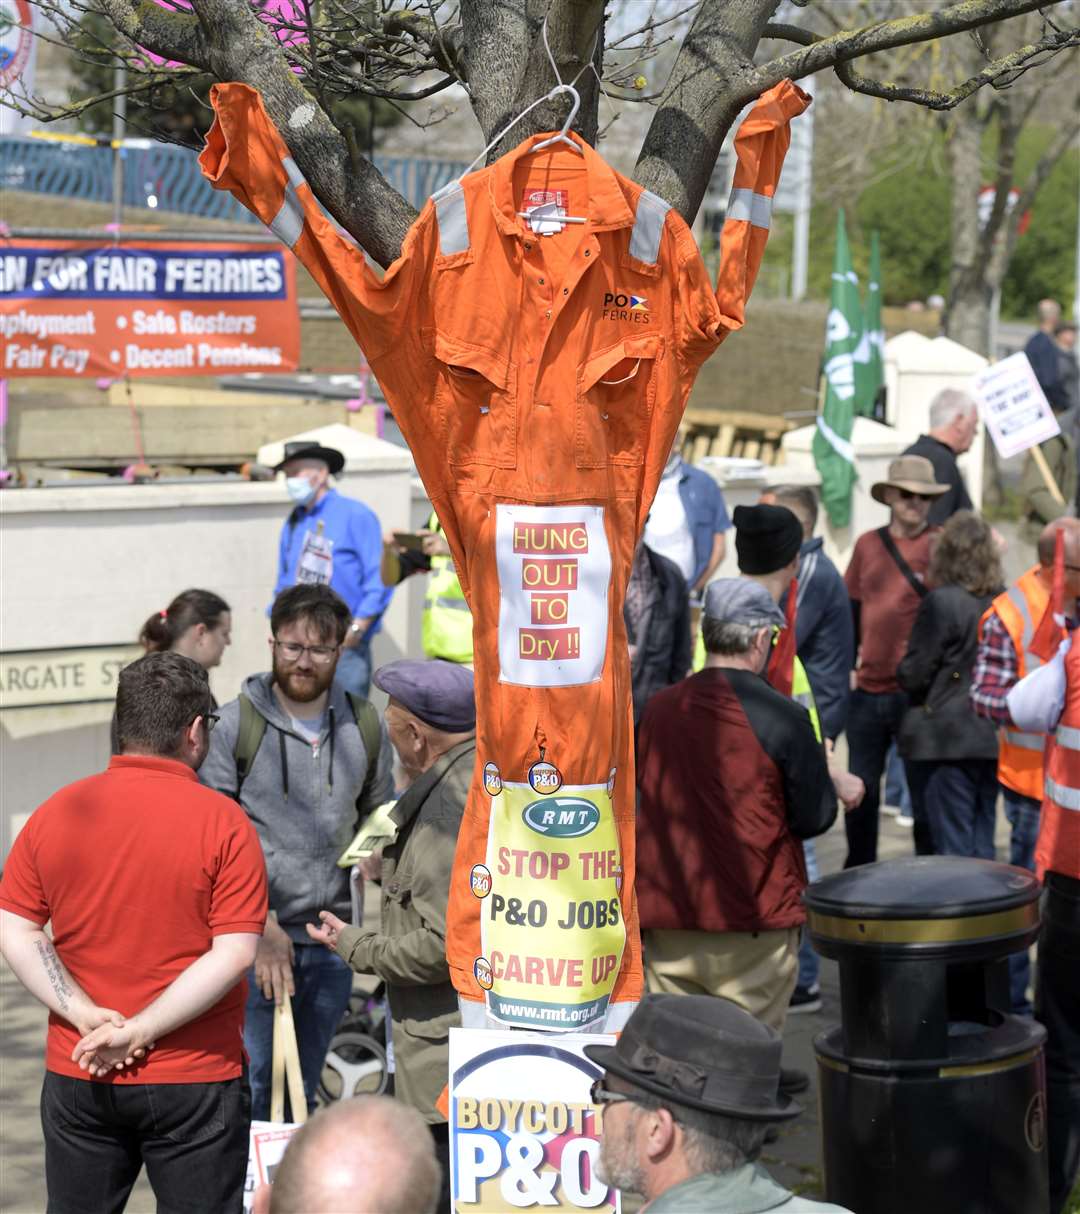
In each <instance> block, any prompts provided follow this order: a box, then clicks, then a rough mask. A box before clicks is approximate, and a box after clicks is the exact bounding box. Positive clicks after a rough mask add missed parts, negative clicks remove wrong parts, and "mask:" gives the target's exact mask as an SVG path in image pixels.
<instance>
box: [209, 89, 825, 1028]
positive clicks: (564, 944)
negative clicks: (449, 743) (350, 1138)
mask: <svg viewBox="0 0 1080 1214" xmlns="http://www.w3.org/2000/svg"><path fill="white" fill-rule="evenodd" d="M211 96H212V101H213V105H214V108H215V110H216V111H217V119H216V121H215V123H214V126H213V128H212V130H211V131H210V134H209V136H208V139H207V145H206V148H205V150H204V151H203V153H202V156H201V164H202V168H203V172H204V173H205V174H206V176H207V177H209V178H210V180H211V181H212V182H213V183H214V184H215V185H216V186H218V187H219V188H222V189H228V190H229V191H231V193H232V194H233V195H234V196H235V197H236V198H237V199H239V200H240V201H241V202H242V203H243V204H244V205H245V206H247V207H248V208H249V210H251V211H253V212H254V213H255V214H256V215H257V216H258V217H259V218H260V219H261V220H263V222H264V223H267V224H269V225H270V226H271V228H272V229H273V230H274V231H275V232H276V233H277V235H278V236H279V237H280V238H281V239H282V240H283V241H284V242H285V243H286V244H287V245H288V246H289V247H290V248H292V249H293V251H294V252H295V253H296V255H297V256H298V257H299V258H300V260H301V261H302V262H303V263H304V265H305V266H306V267H307V268H308V270H309V271H310V272H311V274H312V275H313V276H314V278H315V279H316V281H317V282H318V283H319V285H320V286H321V287H322V289H323V290H324V291H325V292H326V295H327V296H328V298H329V299H330V300H331V302H332V303H333V304H334V306H335V308H336V309H337V311H338V312H339V313H340V315H341V317H342V318H343V320H344V321H345V323H346V324H347V325H348V326H349V329H350V331H351V332H352V333H353V335H354V336H355V338H356V340H357V342H358V343H359V344H360V346H361V348H362V349H363V351H364V354H365V356H366V358H367V360H368V362H369V364H370V365H371V368H372V371H373V372H374V374H375V375H376V376H377V378H378V380H379V383H380V384H381V386H382V388H383V390H384V392H385V393H386V398H387V400H388V401H389V403H390V406H391V409H392V410H393V413H394V417H395V419H396V421H397V422H398V424H399V426H400V427H401V430H402V432H403V434H404V435H405V438H406V439H407V441H408V443H409V446H410V448H411V449H412V452H413V455H414V457H415V459H416V465H417V468H418V470H419V473H420V476H421V477H422V479H423V481H424V485H425V486H426V488H427V491H428V494H429V496H430V498H431V502H432V505H433V506H434V507H435V510H436V511H437V512H438V515H439V518H440V520H441V522H442V525H443V528H444V530H445V532H446V537H447V540H448V542H449V544H450V547H451V550H452V552H453V556H454V561H455V564H456V566H457V570H458V575H459V578H460V581H461V586H462V589H463V591H464V593H465V596H466V599H467V600H468V603H469V607H470V609H471V611H472V615H473V621H474V641H475V655H476V656H475V674H476V700H477V756H478V758H477V771H476V773H475V776H474V782H473V787H472V790H471V792H470V795H469V799H468V803H467V806H466V809H465V815H464V819H463V822H462V827H461V832H460V835H459V839H458V847H457V855H456V860H455V871H454V876H453V880H452V883H451V893H450V905H449V910H448V929H447V959H448V962H449V966H450V974H451V977H452V979H453V982H454V985H455V987H456V989H457V990H458V992H459V994H460V995H461V996H462V1000H461V1003H462V1013H463V1021H464V1023H465V1024H466V1025H482V1024H484V1023H488V1024H490V1023H492V1022H494V1023H497V1024H504V1025H512V1026H518V1027H524V1028H534V1029H535V1028H541V1029H556V1030H566V1029H584V1028H591V1029H600V1028H607V1029H617V1028H618V1027H621V1023H622V1022H623V1021H624V1020H625V1017H626V1015H628V1014H629V1011H630V1010H632V1007H633V1003H634V1001H636V1000H637V998H638V997H639V995H640V992H641V955H640V943H639V939H638V930H637V913H636V907H635V902H634V892H633V872H634V768H633V750H632V745H633V735H632V726H631V702H630V669H629V662H628V657H627V647H626V633H625V628H624V625H623V598H624V593H625V589H626V584H627V581H628V579H629V575H630V566H631V562H632V559H633V553H634V547H635V544H636V541H637V538H638V536H639V535H640V533H641V531H642V528H643V527H644V524H645V519H646V516H647V515H648V512H649V507H650V505H651V503H652V499H653V496H654V494H655V492H656V487H657V484H658V482H659V479H660V475H661V472H662V470H663V467H664V464H665V462H666V460H667V457H668V453H669V451H670V449H671V444H672V440H673V438H674V436H675V432H676V428H677V426H678V424H679V419H680V418H681V416H682V413H683V409H684V407H685V405H686V399H687V396H688V395H689V392H690V388H691V386H692V384H693V382H694V377H695V375H696V373H697V371H698V369H699V368H700V367H701V365H702V363H703V362H704V361H705V359H706V358H708V356H709V355H710V354H711V353H712V352H713V350H715V348H716V347H717V345H718V344H719V343H720V341H721V340H723V338H724V337H725V336H726V335H727V333H728V332H730V331H731V330H734V329H737V328H739V327H741V325H742V323H743V315H744V312H743V310H744V305H745V303H746V299H747V297H748V296H749V294H750V290H751V288H752V286H753V282H754V278H755V275H756V273H757V269H758V266H759V264H760V261H761V256H762V253H763V251H764V247H765V242H766V239H767V237H768V224H769V215H770V210H771V204H772V194H773V191H774V189H775V186H776V183H777V181H778V179H779V176H780V168H781V165H782V163H783V158H784V154H785V152H786V150H787V146H788V142H789V122H790V120H791V119H792V118H793V117H795V116H796V115H797V114H799V113H801V112H802V111H803V110H804V109H805V108H806V106H807V105H808V104H809V98H808V97H807V95H806V94H805V93H803V92H802V91H801V90H799V89H798V88H797V87H796V86H795V85H793V84H792V83H791V82H790V81H784V82H783V83H781V84H780V85H778V86H777V87H776V88H774V89H772V90H771V91H770V92H768V93H766V94H765V95H764V96H763V97H762V98H761V99H760V100H759V101H758V103H757V105H756V106H755V107H754V109H753V110H752V111H751V113H750V114H749V116H748V117H747V119H746V120H745V121H744V123H743V124H742V127H741V128H740V131H739V134H738V137H737V139H736V143H735V147H736V152H737V157H738V167H737V170H736V176H735V188H734V191H733V194H732V200H731V205H730V207H729V211H728V217H727V222H726V224H725V226H724V232H723V239H722V261H721V271H720V278H719V284H718V287H717V289H716V290H715V291H714V290H713V288H712V286H711V284H710V282H709V280H708V276H707V273H706V270H705V266H704V264H703V263H702V260H701V255H700V253H699V252H698V249H697V246H696V244H695V242H694V239H693V236H692V235H691V233H690V230H689V228H688V227H687V225H686V223H685V222H684V221H683V219H682V218H681V217H680V216H679V215H678V213H677V212H676V211H674V210H673V209H671V208H670V207H669V206H668V204H667V203H665V202H664V201H663V200H662V199H660V198H658V197H657V196H656V195H654V194H651V193H649V192H648V191H646V190H644V189H643V188H642V187H641V186H639V185H637V184H635V183H634V182H632V181H629V180H628V179H626V178H624V177H622V176H620V175H619V174H617V173H615V172H614V171H612V170H611V169H610V168H609V167H608V166H607V165H606V164H605V163H604V161H603V159H602V158H601V157H600V156H599V155H598V154H597V153H596V152H595V151H594V150H593V149H592V148H591V147H589V146H588V145H587V144H585V143H583V142H581V141H578V140H575V142H576V143H577V146H578V148H579V149H580V155H579V154H578V152H575V151H573V150H572V149H570V148H568V147H566V146H565V145H564V144H556V145H555V146H553V147H552V148H550V149H544V150H542V151H540V152H538V153H535V154H530V148H531V147H532V146H533V144H535V143H537V142H539V141H540V140H541V139H543V138H544V136H540V135H537V136H534V137H532V138H530V139H527V140H525V141H524V142H523V143H522V144H521V145H520V146H519V147H517V148H516V149H515V150H514V151H513V152H510V153H509V154H507V155H506V156H503V157H502V158H501V159H500V160H498V161H497V162H496V163H495V164H493V165H491V166H490V167H488V168H484V169H481V170H479V171H478V172H475V173H470V174H469V175H467V176H466V177H465V178H463V179H462V180H461V181H460V182H454V183H451V185H449V186H447V187H445V188H444V189H442V190H440V191H439V192H438V193H437V194H436V195H435V196H434V197H433V198H432V199H431V200H430V201H429V202H428V203H427V205H426V206H425V207H424V209H423V211H422V212H421V214H420V216H419V218H418V219H417V220H416V222H415V223H414V224H413V226H412V227H411V228H410V230H409V232H408V234H407V235H406V237H405V241H404V244H403V246H402V250H401V256H400V257H399V258H398V259H397V261H395V262H394V264H393V265H392V266H391V267H390V268H389V269H388V270H387V272H386V274H385V276H384V277H383V278H382V279H381V280H380V279H379V277H378V276H377V275H376V274H375V273H374V272H373V271H372V270H371V269H370V267H368V266H367V265H366V264H365V261H364V257H363V255H362V254H361V252H360V251H359V250H358V249H357V248H356V247H355V245H353V244H352V243H351V242H350V241H349V240H347V239H346V238H345V237H344V236H342V235H341V234H340V233H339V232H338V231H337V230H336V229H335V227H334V225H333V224H332V223H331V222H330V221H329V220H328V219H327V218H326V217H325V215H324V214H323V212H322V211H321V209H320V208H319V206H318V204H317V203H316V202H315V199H314V196H313V195H312V193H311V190H310V188H309V187H308V185H307V184H306V182H305V181H304V179H303V177H302V176H301V174H300V173H299V170H298V169H297V166H296V165H295V163H294V162H293V161H292V159H291V157H290V156H289V153H288V150H287V148H286V146H285V144H284V142H283V140H282V139H281V136H280V135H279V134H278V132H277V131H276V129H275V128H274V126H273V125H272V124H271V122H270V121H269V119H268V117H267V115H266V112H265V110H264V108H263V104H262V100H261V98H260V96H259V94H258V93H257V92H256V91H255V90H253V89H251V88H249V87H247V86H245V85H239V84H227V85H216V86H215V87H214V89H213V90H212V94H211ZM544 203H548V204H553V205H554V206H555V207H556V208H561V210H562V212H563V213H564V214H566V215H569V216H580V217H584V218H585V219H586V222H585V223H577V224H576V223H566V224H562V223H559V222H558V221H557V220H555V221H551V222H549V221H544V222H543V223H541V222H539V221H537V222H534V221H533V220H531V219H523V218H521V217H519V215H518V212H521V211H528V210H530V209H531V208H532V207H534V206H537V205H540V204H544ZM545 229H547V231H545Z"/></svg>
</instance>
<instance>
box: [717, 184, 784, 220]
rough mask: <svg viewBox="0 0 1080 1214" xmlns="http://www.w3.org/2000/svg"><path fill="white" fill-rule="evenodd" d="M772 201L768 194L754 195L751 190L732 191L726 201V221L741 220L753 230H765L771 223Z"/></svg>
mask: <svg viewBox="0 0 1080 1214" xmlns="http://www.w3.org/2000/svg"><path fill="white" fill-rule="evenodd" d="M772 204H773V200H772V199H771V198H770V197H769V196H768V194H755V193H754V191H753V190H746V189H733V190H732V191H731V197H730V198H729V199H728V208H727V214H726V215H725V216H724V219H725V220H728V219H741V220H742V221H743V222H744V223H750V224H753V226H754V227H755V228H766V229H768V227H769V225H770V224H771V223H772Z"/></svg>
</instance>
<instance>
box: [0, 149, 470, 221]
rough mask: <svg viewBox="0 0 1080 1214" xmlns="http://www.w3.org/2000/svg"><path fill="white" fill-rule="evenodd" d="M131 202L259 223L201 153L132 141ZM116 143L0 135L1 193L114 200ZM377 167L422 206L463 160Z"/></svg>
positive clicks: (127, 194)
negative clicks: (214, 180) (209, 175)
mask: <svg viewBox="0 0 1080 1214" xmlns="http://www.w3.org/2000/svg"><path fill="white" fill-rule="evenodd" d="M121 155H122V156H123V157H124V206H126V207H143V208H145V209H147V210H155V209H159V210H163V211H172V212H178V213H180V214H185V215H199V216H202V217H203V218H206V219H225V220H230V221H232V222H240V223H256V222H257V220H256V219H255V217H254V216H253V215H251V214H250V213H249V212H248V211H247V210H245V208H244V207H242V206H241V205H240V204H239V203H238V202H237V201H236V200H235V199H234V198H233V197H232V195H231V194H229V193H228V192H227V191H225V190H215V189H214V188H213V186H211V185H210V183H209V182H208V181H207V180H206V178H205V177H203V175H202V173H201V172H200V171H199V165H198V163H197V160H196V153H195V152H193V151H189V150H188V149H187V148H178V147H173V146H170V145H168V144H158V143H151V142H149V141H147V146H146V147H131V146H128V147H125V148H123V149H122V150H121ZM112 157H113V153H112V149H111V148H107V147H85V146H80V145H77V144H67V143H49V142H47V141H44V140H38V139H21V138H4V139H0V191H6V190H26V191H30V192H33V193H36V194H58V195H61V196H62V197H64V198H71V199H80V200H82V201H85V202H111V201H112V200H113V198H112ZM375 165H376V167H377V168H378V169H379V171H380V172H381V173H382V174H383V176H384V177H386V179H387V180H388V181H389V182H390V184H391V185H392V186H393V187H394V189H396V190H397V191H398V192H399V193H400V194H403V195H404V196H405V198H406V199H407V200H408V201H409V202H410V203H411V204H412V205H413V206H414V207H416V208H417V209H419V208H420V207H422V206H423V205H424V203H425V202H426V201H427V199H428V198H429V197H430V196H431V195H432V194H433V193H434V192H435V191H436V190H437V189H439V188H440V187H441V186H444V185H445V184H446V183H447V182H448V181H451V180H452V179H453V178H454V177H456V176H458V174H460V173H461V172H462V171H463V170H464V169H465V167H466V166H465V165H464V163H461V162H458V161H452V160H432V159H426V158H420V157H404V156H376V157H375Z"/></svg>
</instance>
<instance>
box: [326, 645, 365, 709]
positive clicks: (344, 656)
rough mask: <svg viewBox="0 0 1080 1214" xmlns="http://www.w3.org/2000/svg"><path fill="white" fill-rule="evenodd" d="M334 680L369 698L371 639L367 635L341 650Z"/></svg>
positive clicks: (349, 689)
mask: <svg viewBox="0 0 1080 1214" xmlns="http://www.w3.org/2000/svg"><path fill="white" fill-rule="evenodd" d="M334 682H335V683H337V685H338V686H339V687H344V689H345V690H346V691H351V692H352V693H353V695H355V696H362V697H363V698H364V699H365V700H366V699H367V694H368V691H369V690H370V688H371V641H370V640H369V638H368V637H367V636H364V637H362V638H361V639H360V640H359V641H358V642H357V644H355V645H350V646H348V648H346V649H343V650H342V651H341V656H340V657H339V658H338V664H337V670H335V671H334Z"/></svg>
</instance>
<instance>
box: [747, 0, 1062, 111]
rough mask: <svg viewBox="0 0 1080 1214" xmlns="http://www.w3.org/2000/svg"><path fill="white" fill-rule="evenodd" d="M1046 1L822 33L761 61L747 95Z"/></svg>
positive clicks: (1008, 2) (997, 2)
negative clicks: (797, 47) (810, 41)
mask: <svg viewBox="0 0 1080 1214" xmlns="http://www.w3.org/2000/svg"><path fill="white" fill-rule="evenodd" d="M1042 3H1043V0H959V3H957V4H951V5H949V6H948V7H947V8H943V9H939V10H938V11H936V12H926V13H913V14H906V15H905V16H903V17H894V18H892V19H891V20H889V21H878V22H876V23H875V24H873V25H868V26H865V27H864V28H863V29H859V30H851V31H844V32H843V33H839V34H831V35H830V36H829V37H827V38H821V39H819V40H818V41H816V42H814V43H813V44H812V45H810V46H807V47H805V48H804V49H803V50H799V51H792V52H790V53H789V54H787V55H782V56H781V57H780V58H779V59H773V60H772V61H771V62H769V63H765V64H762V66H761V67H759V68H758V69H757V70H756V71H755V72H754V74H753V77H752V79H749V80H748V81H747V87H748V89H750V90H751V91H750V92H749V93H748V94H747V95H746V96H745V97H744V98H743V100H744V101H746V100H749V98H750V97H753V96H757V95H758V94H760V93H763V92H764V91H765V90H766V89H768V88H771V87H772V86H773V85H774V84H779V83H780V81H781V80H784V79H791V80H802V79H803V78H804V77H806V76H811V75H813V74H814V72H820V71H821V70H822V68H827V67H835V66H836V65H837V64H838V63H845V62H847V61H848V60H849V59H858V58H861V57H862V56H863V55H872V54H874V53H875V52H876V51H887V50H892V49H894V48H895V47H898V46H910V45H912V44H913V43H917V42H929V41H932V40H933V39H936V38H944V37H946V36H947V35H949V34H957V33H961V32H963V31H964V30H970V29H975V28H977V27H978V26H980V25H986V24H988V23H990V22H995V21H1003V20H1005V19H1006V18H1008V17H1016V16H1020V15H1021V14H1023V13H1030V12H1033V11H1034V10H1035V9H1037V8H1039V7H1040V5H1041V4H1042Z"/></svg>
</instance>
